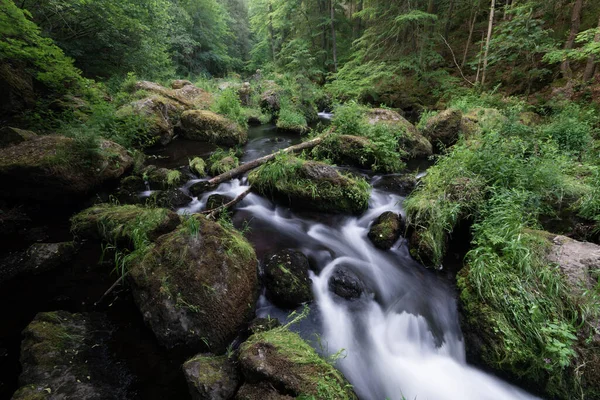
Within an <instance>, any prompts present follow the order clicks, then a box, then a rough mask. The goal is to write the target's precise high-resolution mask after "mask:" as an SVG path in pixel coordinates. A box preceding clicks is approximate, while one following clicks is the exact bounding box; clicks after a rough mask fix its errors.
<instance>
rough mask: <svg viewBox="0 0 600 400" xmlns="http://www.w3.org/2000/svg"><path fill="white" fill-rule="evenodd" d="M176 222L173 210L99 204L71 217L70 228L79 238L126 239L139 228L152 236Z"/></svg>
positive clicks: (118, 240) (177, 220)
mask: <svg viewBox="0 0 600 400" xmlns="http://www.w3.org/2000/svg"><path fill="white" fill-rule="evenodd" d="M180 222H181V221H180V219H179V216H178V215H177V214H176V213H174V212H173V211H169V210H166V209H164V208H145V207H141V206H137V205H124V206H116V205H112V204H99V205H97V206H94V207H91V208H88V209H86V210H84V211H82V212H80V213H79V214H77V215H75V216H74V217H73V218H71V232H73V235H75V236H76V237H77V238H80V239H99V240H103V241H106V242H109V243H118V242H126V243H129V242H130V241H132V240H133V235H136V234H140V233H142V232H143V234H144V235H146V236H147V237H148V239H150V240H154V239H156V238H158V237H159V236H161V235H164V234H166V233H169V232H171V231H173V230H174V229H175V228H177V226H178V225H179V223H180Z"/></svg>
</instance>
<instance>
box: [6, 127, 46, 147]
mask: <svg viewBox="0 0 600 400" xmlns="http://www.w3.org/2000/svg"><path fill="white" fill-rule="evenodd" d="M37 137H38V136H37V135H36V134H35V132H31V131H25V130H23V129H18V128H11V127H8V126H5V127H4V128H2V129H0V148H2V147H8V146H11V145H14V144H19V143H21V142H25V141H27V140H32V139H35V138H37Z"/></svg>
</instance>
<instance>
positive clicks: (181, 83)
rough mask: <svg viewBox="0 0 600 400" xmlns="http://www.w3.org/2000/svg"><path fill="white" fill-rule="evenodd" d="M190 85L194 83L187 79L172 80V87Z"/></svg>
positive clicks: (178, 87) (179, 87) (177, 87)
mask: <svg viewBox="0 0 600 400" xmlns="http://www.w3.org/2000/svg"><path fill="white" fill-rule="evenodd" d="M188 85H193V83H192V82H190V81H188V80H185V79H176V80H174V81H173V82H171V89H181V88H182V87H184V86H188Z"/></svg>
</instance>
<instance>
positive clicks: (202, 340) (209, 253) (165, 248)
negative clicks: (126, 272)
mask: <svg viewBox="0 0 600 400" xmlns="http://www.w3.org/2000/svg"><path fill="white" fill-rule="evenodd" d="M130 278H131V284H132V289H133V295H134V299H135V302H136V303H137V305H138V307H139V308H140V311H141V312H142V315H143V317H144V320H145V321H146V323H147V324H148V325H149V326H150V328H151V329H152V331H153V332H154V334H155V335H156V337H157V339H158V341H159V342H160V343H162V344H163V345H164V346H166V347H168V348H173V347H179V348H182V349H183V350H185V351H190V352H191V351H193V352H197V351H210V352H212V353H223V352H225V350H226V348H227V345H228V344H229V343H230V342H231V341H232V340H233V339H234V338H235V336H236V335H237V334H238V332H239V330H240V329H241V328H242V327H243V325H244V324H245V323H246V322H248V321H249V320H250V319H251V317H252V313H253V307H254V304H255V302H256V299H257V296H258V273H257V261H256V254H255V253H254V250H253V249H252V246H251V245H250V244H249V243H248V242H247V241H246V240H245V239H244V238H243V237H242V236H241V235H240V233H239V232H237V231H234V230H230V229H226V228H223V227H222V226H221V225H220V224H218V223H216V222H212V221H210V220H208V219H207V218H205V217H203V216H199V215H198V216H190V217H188V219H187V220H186V221H185V222H184V223H183V224H182V225H181V226H180V228H178V229H177V230H175V231H173V232H171V233H169V234H167V235H164V236H161V237H160V238H159V239H158V240H157V241H156V243H155V247H154V249H153V250H152V251H151V252H148V253H147V254H146V256H145V257H144V258H143V260H142V261H141V262H140V263H138V264H135V265H133V266H132V268H131V269H130Z"/></svg>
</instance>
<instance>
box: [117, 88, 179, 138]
mask: <svg viewBox="0 0 600 400" xmlns="http://www.w3.org/2000/svg"><path fill="white" fill-rule="evenodd" d="M184 110H185V106H183V105H182V104H181V103H179V102H177V101H174V100H172V99H169V98H166V97H163V96H160V95H152V96H150V97H146V98H143V99H141V100H136V101H134V102H132V103H130V104H127V105H125V106H123V107H121V108H120V109H119V110H118V111H117V117H119V118H122V119H125V118H131V117H132V116H138V117H139V118H141V119H142V121H143V123H144V125H145V129H144V131H145V132H144V135H145V136H146V137H143V138H142V137H140V138H139V141H140V143H145V144H152V143H159V144H161V145H163V146H165V145H167V144H169V143H170V142H171V140H173V136H174V134H175V131H174V126H175V124H177V122H178V121H179V118H180V116H181V113H182V112H183V111H184Z"/></svg>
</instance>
